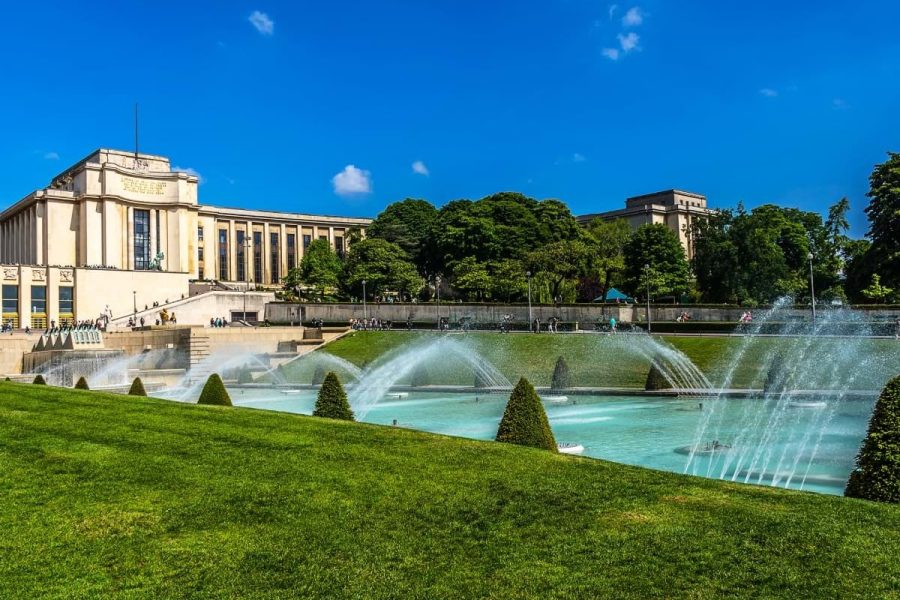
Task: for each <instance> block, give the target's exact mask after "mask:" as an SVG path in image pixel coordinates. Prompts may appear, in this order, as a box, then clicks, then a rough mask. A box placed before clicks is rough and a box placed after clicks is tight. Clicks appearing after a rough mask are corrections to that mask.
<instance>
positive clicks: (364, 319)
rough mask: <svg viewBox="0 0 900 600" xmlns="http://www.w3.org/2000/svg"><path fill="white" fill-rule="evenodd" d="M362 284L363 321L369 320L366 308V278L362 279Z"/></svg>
mask: <svg viewBox="0 0 900 600" xmlns="http://www.w3.org/2000/svg"><path fill="white" fill-rule="evenodd" d="M362 284H363V321H368V320H369V311H368V309H366V280H365V279H363V280H362Z"/></svg>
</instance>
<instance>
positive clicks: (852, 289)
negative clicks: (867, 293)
mask: <svg viewBox="0 0 900 600" xmlns="http://www.w3.org/2000/svg"><path fill="white" fill-rule="evenodd" d="M871 247H872V243H871V242H870V241H869V240H866V239H862V240H849V241H847V243H846V244H844V252H843V254H844V257H843V258H844V273H845V275H846V280H845V281H844V289H845V290H846V291H847V296H848V297H849V298H851V299H852V300H854V301H860V300H861V299H862V298H863V295H862V290H863V289H864V288H866V287H867V286H868V285H869V284H870V283H871V281H872V275H874V274H875V272H874V269H875V265H873V264H872V261H870V260H869V250H870V248H871Z"/></svg>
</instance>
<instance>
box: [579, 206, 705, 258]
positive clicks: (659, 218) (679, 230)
mask: <svg viewBox="0 0 900 600" xmlns="http://www.w3.org/2000/svg"><path fill="white" fill-rule="evenodd" d="M711 212H713V211H712V209H710V208H707V206H706V196H703V195H702V194H695V193H693V192H684V191H681V190H665V191H662V192H654V193H652V194H644V195H642V196H634V197H631V198H628V199H627V200H625V208H622V209H619V210H611V211H608V212H602V213H594V214H590V215H582V216H580V217H578V221H579V222H581V223H589V222H591V221H593V220H594V219H604V220H606V221H611V220H614V219H625V220H626V221H628V224H629V225H631V228H632V229H637V228H638V227H640V226H641V225H646V224H648V223H661V224H663V225H665V226H666V227H668V228H669V229H671V230H672V231H673V232H674V233H675V234H676V235H677V236H678V239H679V241H681V245H682V246H683V247H684V252H685V254H686V255H687V257H688V259H690V258H692V257H693V256H694V248H693V245H692V243H691V242H692V240H691V226H692V225H693V223H694V220H695V219H698V218H703V217H705V216H707V215H709V214H710V213H711Z"/></svg>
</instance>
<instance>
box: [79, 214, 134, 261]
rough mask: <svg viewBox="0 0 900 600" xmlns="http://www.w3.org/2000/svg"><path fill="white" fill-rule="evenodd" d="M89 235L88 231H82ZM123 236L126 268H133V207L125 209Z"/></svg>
mask: <svg viewBox="0 0 900 600" xmlns="http://www.w3.org/2000/svg"><path fill="white" fill-rule="evenodd" d="M84 233H85V235H89V233H88V232H84ZM122 237H123V238H125V248H126V250H127V251H128V256H127V261H128V262H126V263H125V268H126V269H134V208H133V207H131V206H129V207H128V208H127V210H126V217H125V231H124V232H123V235H122Z"/></svg>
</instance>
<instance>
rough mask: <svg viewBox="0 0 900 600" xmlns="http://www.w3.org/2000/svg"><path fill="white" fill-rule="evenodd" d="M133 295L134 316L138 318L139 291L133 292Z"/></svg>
mask: <svg viewBox="0 0 900 600" xmlns="http://www.w3.org/2000/svg"><path fill="white" fill-rule="evenodd" d="M131 294H132V297H133V298H134V316H135V317H137V290H133V291H132V292H131Z"/></svg>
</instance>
